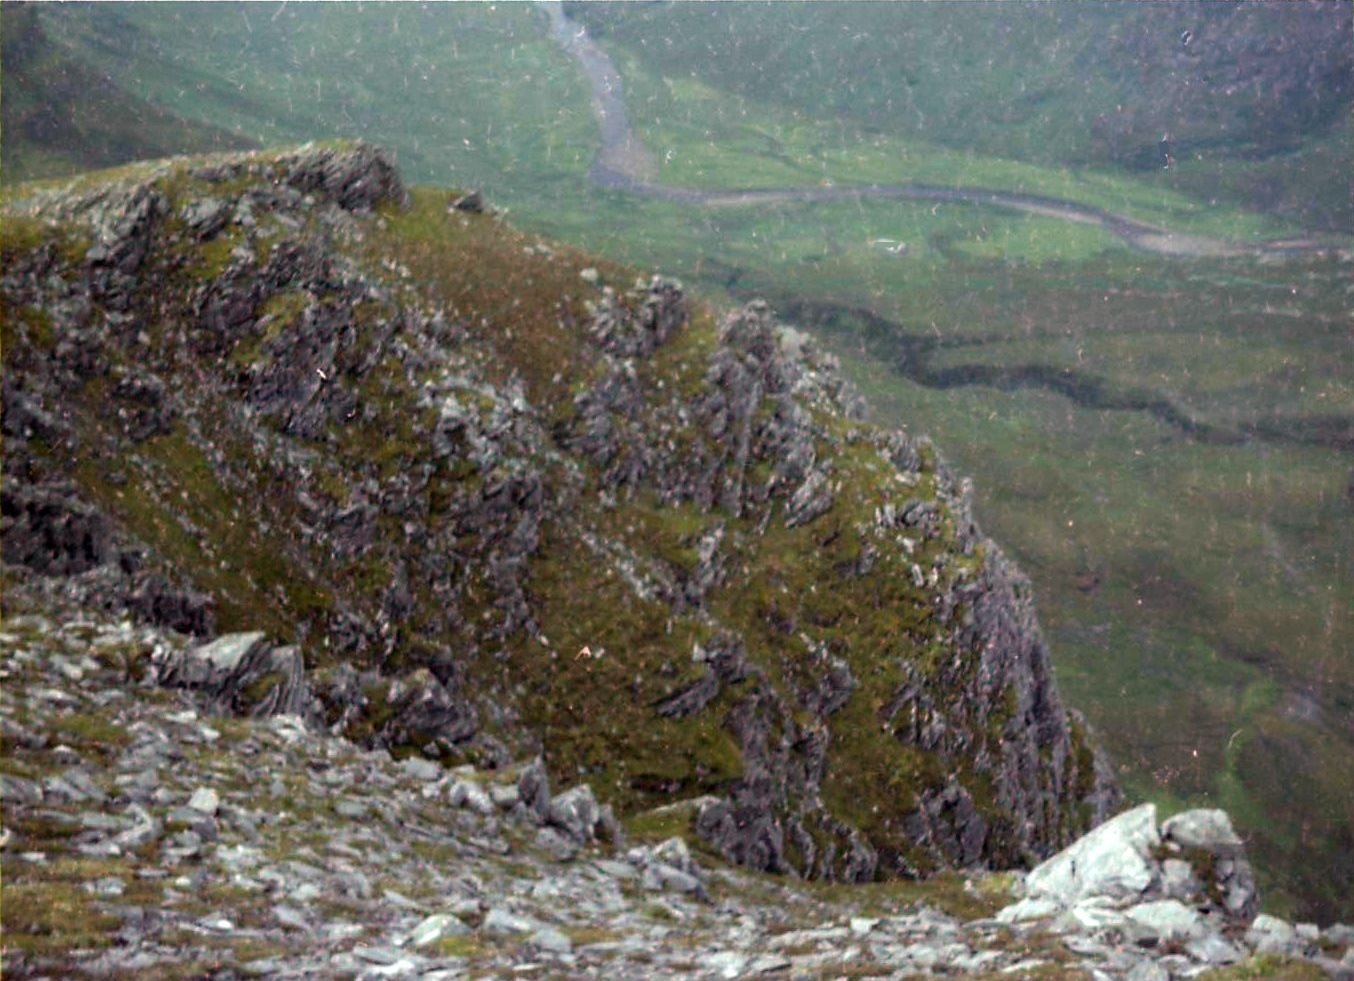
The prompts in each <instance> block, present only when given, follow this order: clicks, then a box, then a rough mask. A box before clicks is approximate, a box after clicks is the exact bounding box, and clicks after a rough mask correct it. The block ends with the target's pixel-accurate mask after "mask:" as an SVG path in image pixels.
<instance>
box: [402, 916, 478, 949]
mask: <svg viewBox="0 0 1354 981" xmlns="http://www.w3.org/2000/svg"><path fill="white" fill-rule="evenodd" d="M469 932H470V928H469V927H468V926H466V925H465V924H464V923H462V922H461V921H460V920H458V919H457V918H456V917H454V916H452V915H451V914H450V913H434V914H433V915H432V916H430V917H428V918H427V919H426V920H424V921H423V922H422V923H420V924H419V925H418V926H416V927H414V929H413V930H411V931H409V937H408V941H407V942H408V943H410V944H412V945H413V946H415V947H426V946H428V944H430V943H435V942H436V941H438V940H441V939H442V938H443V937H462V936H465V935H466V934H468V933H469Z"/></svg>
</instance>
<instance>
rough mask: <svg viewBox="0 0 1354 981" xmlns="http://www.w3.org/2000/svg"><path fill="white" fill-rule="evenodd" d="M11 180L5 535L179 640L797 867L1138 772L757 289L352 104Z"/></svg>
mask: <svg viewBox="0 0 1354 981" xmlns="http://www.w3.org/2000/svg"><path fill="white" fill-rule="evenodd" d="M19 194H20V197H19V198H16V199H12V200H11V201H10V202H9V203H8V205H7V206H6V209H5V211H6V214H5V221H4V227H5V230H4V239H3V273H2V275H0V305H2V306H0V312H2V313H3V322H4V336H3V343H4V357H5V375H4V391H3V395H4V469H5V483H4V489H3V546H4V560H5V563H6V575H7V578H12V580H22V581H23V583H24V588H25V589H26V590H30V591H36V592H38V593H45V594H47V595H49V596H50V597H51V598H52V602H53V603H58V602H60V603H67V604H69V603H75V604H77V605H79V606H80V607H81V608H84V609H91V610H98V611H102V612H104V613H111V614H117V613H120V612H121V611H128V612H129V613H130V615H132V616H133V617H134V618H136V619H139V620H140V621H142V622H144V623H146V624H148V625H153V626H155V627H157V628H162V629H166V630H171V631H175V632H178V633H180V634H183V635H185V636H188V637H192V638H196V640H195V641H193V643H190V644H189V645H188V646H187V648H186V650H188V651H190V652H191V651H194V650H198V651H203V650H210V651H211V652H212V653H211V655H210V656H207V655H202V654H199V655H196V656H190V655H188V654H185V655H183V658H182V659H180V660H177V661H173V662H172V663H157V664H156V665H155V666H154V672H155V677H156V678H157V679H158V680H159V681H160V682H161V683H163V684H170V685H177V686H180V687H188V688H193V689H196V690H198V691H199V692H201V693H203V694H204V695H205V696H207V697H209V698H210V699H212V700H213V702H212V703H213V704H214V705H216V706H217V707H218V708H219V709H221V710H225V711H230V712H234V713H237V714H245V715H255V716H264V715H274V714H279V713H283V714H288V715H293V716H299V717H301V718H302V719H304V720H305V722H306V723H307V725H309V726H310V728H311V729H312V730H313V731H316V732H319V731H322V730H323V731H327V732H328V733H330V734H334V735H340V736H343V737H346V738H347V739H350V740H353V741H355V742H357V743H358V744H360V745H363V746H366V747H368V748H384V749H387V750H389V751H390V752H391V753H392V754H393V755H395V756H396V757H398V758H415V759H422V760H427V761H429V762H432V763H436V764H439V765H445V766H457V765H463V764H473V765H475V766H477V767H480V768H484V769H489V770H492V769H494V768H505V767H508V766H509V765H511V764H512V763H513V762H514V761H520V760H522V759H529V758H532V757H537V756H539V757H540V758H541V759H542V760H543V762H544V765H545V768H546V770H547V771H548V773H549V775H550V776H551V777H552V778H554V779H555V780H556V781H564V782H572V781H586V782H587V783H589V784H590V785H591V786H592V787H594V788H595V790H596V792H597V794H598V796H599V797H600V798H601V799H602V800H603V801H606V802H608V803H609V804H610V806H611V807H613V808H614V809H615V812H616V813H617V814H618V815H620V818H621V822H622V823H623V824H624V823H631V824H633V823H637V822H638V823H642V822H644V821H648V822H650V823H652V822H655V821H676V822H677V823H678V824H679V825H684V827H685V829H686V830H689V831H691V832H692V833H694V835H695V836H696V837H698V838H699V839H700V840H701V841H703V842H704V843H705V844H706V845H707V846H708V847H709V848H710V849H711V850H713V851H716V852H718V853H720V854H721V855H723V856H724V857H726V858H728V859H730V860H732V861H735V862H737V863H740V864H743V865H746V866H749V867H752V868H754V869H759V870H768V871H774V872H781V873H787V874H791V875H795V876H800V877H805V878H823V879H837V880H850V881H865V880H872V879H879V878H894V877H900V876H901V877H914V876H924V875H927V874H930V873H934V872H937V871H940V870H943V869H948V868H970V867H977V866H986V867H1008V866H1012V865H1017V864H1021V863H1029V862H1032V861H1034V860H1037V859H1039V858H1043V857H1046V856H1048V855H1050V854H1051V853H1053V852H1055V851H1057V850H1058V849H1059V848H1061V847H1063V846H1064V845H1066V844H1068V843H1069V842H1070V841H1072V840H1073V839H1074V838H1076V837H1077V836H1078V835H1080V834H1082V833H1083V832H1085V831H1086V830H1087V829H1088V828H1090V827H1091V826H1093V825H1094V824H1096V823H1098V822H1099V821H1101V820H1103V819H1104V818H1105V817H1106V816H1107V815H1108V814H1109V813H1110V812H1111V810H1112V808H1113V806H1114V804H1115V803H1116V802H1117V800H1118V792H1117V790H1116V788H1115V785H1114V781H1113V778H1112V777H1111V776H1110V775H1109V773H1108V770H1107V768H1106V767H1105V766H1104V764H1103V761H1100V760H1098V758H1097V754H1096V751H1095V749H1094V747H1093V744H1092V742H1091V741H1090V739H1089V738H1088V736H1087V734H1086V732H1085V728H1084V725H1083V724H1082V723H1080V722H1079V721H1078V720H1077V718H1076V717H1075V716H1074V715H1071V714H1069V713H1068V711H1067V710H1066V709H1065V708H1064V706H1063V705H1062V703H1061V701H1060V699H1059V697H1058V693H1057V688H1056V685H1055V684H1054V681H1053V677H1052V674H1051V671H1050V667H1049V661H1048V651H1047V648H1046V646H1045V644H1044V641H1043V639H1042V637H1041V635H1040V632H1039V628H1038V625H1037V622H1036V618H1035V614H1034V610H1033V607H1032V604H1031V600H1030V591H1029V588H1028V585H1027V583H1026V582H1025V580H1024V579H1023V578H1022V577H1021V576H1020V574H1019V573H1018V572H1017V571H1016V570H1015V569H1014V567H1013V566H1012V565H1011V564H1010V563H1009V562H1008V561H1007V560H1006V559H1004V558H1003V556H1002V555H1001V553H1000V550H999V549H998V548H997V547H996V546H995V545H994V544H993V543H992V542H991V541H990V540H989V539H987V538H985V537H984V536H983V535H982V534H981V532H980V531H979V530H978V528H977V527H976V525H975V524H974V522H973V519H972V515H971V513H970V509H969V501H968V498H969V494H968V489H967V485H966V483H965V481H963V480H960V479H958V478H957V477H956V476H955V475H954V474H953V473H952V472H951V471H950V469H949V468H948V467H947V466H946V465H945V463H944V462H943V460H942V459H941V457H940V454H939V453H938V451H937V450H936V448H935V447H934V446H932V445H931V444H930V442H929V441H928V440H926V439H925V437H920V436H913V435H909V434H906V433H900V432H887V431H884V430H881V429H879V428H877V427H874V426H872V425H869V424H868V423H866V422H863V421H861V420H860V419H859V418H858V417H857V416H858V413H857V412H856V406H855V405H854V404H853V400H852V398H851V397H850V394H849V392H848V391H847V390H846V388H845V386H844V385H843V383H842V381H841V380H840V379H839V378H838V377H837V376H836V374H835V372H834V370H833V365H832V364H831V362H830V360H829V359H828V358H826V357H824V356H823V355H821V354H819V353H818V352H817V351H815V349H814V347H813V345H812V344H811V343H810V342H809V341H808V340H807V339H806V338H805V337H804V336H803V335H801V334H798V333H797V332H795V331H793V330H790V329H788V328H785V327H784V326H782V325H780V324H778V323H777V321H776V320H775V317H774V316H773V314H772V313H771V311H770V310H769V309H767V308H766V307H765V305H762V304H755V303H754V304H751V305H748V306H746V307H744V308H742V309H740V310H735V311H732V312H729V313H727V314H725V315H724V316H723V317H721V318H718V319H716V318H715V317H714V316H713V315H712V314H711V313H709V312H708V311H705V310H703V309H700V308H698V307H696V306H695V305H694V304H692V303H691V301H690V300H689V299H688V298H687V297H686V295H685V294H684V293H683V291H682V290H681V288H680V286H679V285H678V284H676V283H674V282H672V281H669V280H664V279H662V278H658V277H649V276H645V277H642V278H640V279H638V280H637V279H636V276H635V274H634V273H633V272H630V271H627V270H624V269H621V268H617V267H614V266H611V265H608V264H606V263H601V262H598V261H596V260H593V259H591V258H589V257H587V256H584V255H581V254H578V253H575V252H574V251H572V250H570V249H567V248H563V247H560V246H556V245H552V244H550V243H546V242H542V241H540V240H538V239H536V238H535V237H533V236H530V235H527V234H524V233H521V232H518V231H515V230H514V229H512V228H511V227H509V226H508V225H507V224H505V223H504V222H503V221H501V220H500V218H499V217H498V216H497V215H495V214H494V213H493V211H492V209H486V208H485V207H484V205H483V203H482V202H480V201H479V200H478V198H477V197H476V196H473V195H466V196H462V195H449V194H447V193H446V192H441V191H434V190H427V189H413V190H409V189H406V188H405V187H404V186H403V184H402V182H401V180H400V178H399V175H398V173H397V171H396V169H395V168H394V166H393V165H392V162H391V161H390V160H389V158H388V157H387V156H386V155H385V154H383V153H382V152H380V151H378V150H375V149H373V148H370V147H367V146H364V145H360V144H358V145H333V146H316V145H308V146H307V147H303V148H301V149H299V150H292V151H285V152H271V153H263V154H240V155H230V156H217V157H211V158H202V159H197V160H179V161H170V162H167V163H161V164H150V165H134V166H132V167H130V168H126V169H124V170H122V171H119V172H112V173H109V174H104V175H91V176H86V177H83V178H79V179H77V180H75V181H74V182H71V183H68V184H65V185H62V186H59V187H50V188H47V189H45V190H38V189H34V188H24V189H22V190H21V191H20V192H19ZM246 632H248V633H246ZM241 635H243V636H244V637H245V638H247V640H241V639H240V636H241ZM213 640H214V641H215V644H216V645H218V646H216V647H210V646H199V647H194V646H193V644H198V645H207V644H208V642H211V641H213ZM223 642H224V643H226V647H225V648H222V647H220V646H219V645H221V644H223ZM231 644H234V645H235V646H234V647H232V646H230V645H231ZM222 650H225V651H226V654H222ZM148 670H149V669H148ZM679 802H685V805H684V806H683V807H681V808H678V809H677V810H676V811H673V810H671V809H667V810H658V809H660V808H667V807H668V806H669V805H672V804H674V803H679ZM673 814H676V815H678V817H677V818H674V817H672V815H673Z"/></svg>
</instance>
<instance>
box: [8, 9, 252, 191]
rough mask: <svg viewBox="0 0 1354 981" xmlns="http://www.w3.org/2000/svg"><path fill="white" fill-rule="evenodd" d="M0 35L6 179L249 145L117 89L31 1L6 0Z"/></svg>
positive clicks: (243, 138)
mask: <svg viewBox="0 0 1354 981" xmlns="http://www.w3.org/2000/svg"><path fill="white" fill-rule="evenodd" d="M0 36H3V49H0V72H3V78H2V79H0V121H2V122H3V129H0V174H3V179H4V180H5V181H6V182H14V181H22V180H28V179H31V178H35V177H52V176H57V175H60V174H73V173H78V172H80V171H83V170H89V169H91V168H98V167H108V166H112V165H115V164H120V163H125V162H127V161H130V160H138V159H144V158H148V157H162V156H166V155H168V154H173V153H204V152H208V151H212V150H229V149H239V148H243V147H247V146H251V145H253V141H252V140H251V139H250V138H249V137H247V136H241V135H239V134H235V133H229V132H226V131H225V130H222V129H219V128H217V127H215V126H212V125H211V124H209V123H203V122H196V121H190V120H189V119H185V118H184V117H182V116H180V115H178V114H177V113H176V112H174V111H171V110H169V109H166V108H165V107H164V106H163V105H162V104H155V103H152V102H148V101H146V100H145V99H142V98H139V97H137V96H135V95H131V94H129V93H127V92H126V91H124V90H122V89H121V88H119V87H118V86H117V85H116V84H114V83H113V82H112V81H111V79H109V78H108V77H107V76H106V75H103V74H102V73H100V72H98V71H97V70H94V69H92V68H91V67H89V65H88V64H87V63H86V62H85V61H83V60H82V59H81V58H79V57H78V56H76V55H74V54H72V53H71V52H70V51H69V50H68V49H65V48H64V47H63V46H62V45H60V44H58V43H54V42H53V41H52V40H51V38H50V37H49V36H48V35H47V33H46V32H45V31H44V30H43V25H42V18H41V16H40V14H39V11H38V10H37V9H36V8H35V7H34V6H32V5H29V4H24V3H12V2H7V3H5V4H4V7H3V10H2V11H0Z"/></svg>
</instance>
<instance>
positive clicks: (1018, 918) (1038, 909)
mask: <svg viewBox="0 0 1354 981" xmlns="http://www.w3.org/2000/svg"><path fill="white" fill-rule="evenodd" d="M1061 911H1062V907H1061V906H1059V905H1058V904H1057V903H1055V902H1053V900H1051V899H1022V900H1019V901H1018V902H1014V903H1012V904H1011V905H1010V906H1006V907H1004V908H1003V909H1001V910H1000V911H999V912H998V913H997V917H996V919H997V922H998V923H1026V922H1028V921H1030V920H1047V919H1050V918H1051V917H1054V916H1057V915H1058V913H1060V912H1061Z"/></svg>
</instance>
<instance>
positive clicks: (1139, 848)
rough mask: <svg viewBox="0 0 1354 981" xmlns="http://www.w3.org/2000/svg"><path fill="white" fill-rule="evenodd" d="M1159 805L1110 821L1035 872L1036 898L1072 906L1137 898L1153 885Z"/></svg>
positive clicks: (1030, 884)
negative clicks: (1095, 900)
mask: <svg viewBox="0 0 1354 981" xmlns="http://www.w3.org/2000/svg"><path fill="white" fill-rule="evenodd" d="M1156 816H1157V809H1156V805H1155V804H1143V805H1142V806H1141V807H1135V808H1133V809H1132V810H1131V811H1125V812H1124V813H1123V814H1120V815H1119V816H1118V817H1116V818H1113V819H1112V820H1109V821H1106V822H1105V823H1104V824H1102V825H1100V827H1098V828H1096V829H1095V830H1093V831H1091V832H1090V833H1089V834H1087V835H1086V836H1085V837H1083V838H1080V839H1078V840H1077V841H1075V842H1073V843H1072V844H1071V845H1069V846H1068V847H1067V848H1065V849H1063V850H1062V851H1061V852H1059V853H1058V854H1057V855H1054V856H1053V857H1052V858H1050V859H1049V860H1048V861H1046V862H1044V863H1043V864H1042V865H1040V866H1038V867H1037V868H1035V869H1034V870H1033V871H1031V872H1030V874H1029V876H1028V878H1027V879H1026V880H1025V887H1026V891H1027V894H1028V896H1029V897H1030V898H1032V899H1049V900H1052V901H1053V902H1056V903H1059V904H1061V905H1063V906H1072V905H1074V904H1075V903H1076V902H1077V901H1078V900H1081V899H1085V898H1086V897H1088V896H1107V897H1110V898H1112V899H1125V900H1128V899H1134V898H1136V897H1137V896H1139V895H1141V894H1142V892H1143V891H1144V890H1146V889H1147V888H1148V886H1150V885H1151V884H1152V852H1153V850H1154V849H1155V848H1156V847H1157V846H1158V845H1159V844H1160V843H1161V839H1160V837H1158V835H1157V824H1156Z"/></svg>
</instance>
